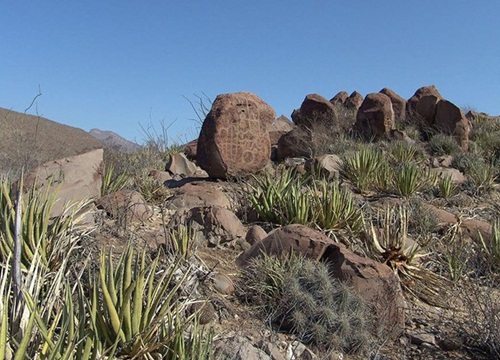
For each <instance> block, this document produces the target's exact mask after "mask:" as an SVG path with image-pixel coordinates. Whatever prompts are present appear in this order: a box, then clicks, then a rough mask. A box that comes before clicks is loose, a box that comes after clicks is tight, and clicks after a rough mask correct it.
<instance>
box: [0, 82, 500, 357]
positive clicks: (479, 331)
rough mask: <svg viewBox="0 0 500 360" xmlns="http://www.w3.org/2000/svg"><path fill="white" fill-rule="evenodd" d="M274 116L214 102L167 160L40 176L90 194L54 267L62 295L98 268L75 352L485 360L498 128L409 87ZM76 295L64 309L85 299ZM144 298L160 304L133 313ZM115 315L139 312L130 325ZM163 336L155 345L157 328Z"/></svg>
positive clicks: (499, 262)
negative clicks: (61, 269) (193, 134)
mask: <svg viewBox="0 0 500 360" xmlns="http://www.w3.org/2000/svg"><path fill="white" fill-rule="evenodd" d="M291 119H292V121H289V120H288V119H287V118H286V117H279V118H276V115H275V112H274V110H273V109H272V107H271V106H270V105H269V104H267V103H266V102H265V101H264V100H262V99H260V98H259V97H258V96H257V95H255V94H251V93H247V92H239V93H232V94H223V95H219V96H218V97H217V98H216V99H215V101H214V103H213V104H212V108H211V109H210V112H209V113H208V114H207V117H206V119H205V121H204V123H203V126H202V128H201V132H200V136H199V138H198V139H197V140H196V141H193V142H191V143H189V144H187V146H186V147H185V148H184V149H179V148H172V149H170V150H169V151H167V152H166V153H158V152H154V151H152V149H158V147H156V148H155V147H154V146H152V148H142V149H139V150H138V151H136V152H133V153H113V156H110V157H108V158H106V159H107V160H106V161H107V164H106V166H105V169H106V170H104V171H102V172H99V171H96V168H97V167H98V166H96V165H95V164H98V163H99V162H100V161H101V160H102V158H101V155H102V154H93V153H90V154H87V155H86V156H89V155H92V162H93V163H92V164H93V165H91V166H89V165H88V164H89V163H90V161H89V160H85V161H77V159H75V158H70V159H67V161H65V162H64V164H58V167H57V169H56V170H57V171H55V172H54V171H53V170H50V171H52V172H51V174H52V175H51V176H46V177H50V178H51V179H52V178H54V177H56V175H57V174H59V176H58V177H57V180H58V182H57V183H56V184H55V185H54V184H53V183H52V182H47V183H45V184H44V186H49V187H50V186H57V187H58V188H59V189H60V190H61V191H63V194H64V196H66V198H65V199H67V194H68V193H70V194H77V193H78V192H77V187H78V186H79V184H80V182H79V180H80V179H79V177H78V174H86V175H87V176H86V177H85V178H84V179H83V177H82V179H81V180H85V184H83V185H81V186H82V187H84V188H85V189H86V193H85V194H84V197H88V196H89V189H91V190H93V192H92V193H91V194H90V196H91V197H92V206H94V207H93V208H90V207H88V206H87V205H88V204H86V206H87V209H88V211H90V212H89V213H88V214H89V215H93V216H86V217H85V219H84V220H85V222H86V225H85V226H86V229H91V231H87V232H85V236H82V237H80V238H78V239H77V240H75V244H76V245H78V246H79V248H78V252H77V253H76V254H74V255H72V257H71V261H68V262H63V261H60V262H58V264H60V263H63V264H65V263H71V264H72V265H74V266H75V267H78V271H76V270H74V271H70V270H68V274H71V276H72V277H76V276H78V275H77V274H80V275H79V276H81V278H79V280H78V282H75V283H78V284H82V283H85V281H87V280H88V279H86V276H82V275H81V274H87V272H88V273H89V274H90V273H93V271H95V269H99V271H98V272H99V274H100V276H99V280H95V283H93V282H92V281H90V282H89V283H90V285H88V288H92V291H93V293H92V294H94V296H92V297H91V299H90V300H89V301H91V302H95V303H96V304H95V305H93V306H89V309H87V308H86V306H87V305H86V304H87V303H86V302H85V301H80V302H79V303H78V304H79V310H75V311H79V312H78V313H77V314H76V315H75V316H76V317H77V318H78V319H81V320H79V321H76V323H79V322H80V321H83V322H84V321H85V320H84V319H88V318H92V317H91V316H90V315H85V314H86V311H92V310H93V311H95V309H101V308H102V309H107V310H106V311H107V312H106V311H104V310H103V311H102V313H101V312H99V314H98V315H99V316H102V319H101V318H100V320H99V322H98V324H97V325H96V322H94V323H92V322H89V323H88V324H86V323H85V324H86V325H85V324H84V325H85V326H86V327H85V332H84V333H85V337H86V338H88V336H92V339H96V340H95V343H92V344H90V343H89V344H88V346H89V348H92V349H108V351H109V352H108V353H107V354H109V353H112V355H111V357H113V356H114V357H116V358H131V357H133V356H136V357H137V356H139V355H137V354H139V353H140V354H141V356H146V355H147V356H149V357H151V358H162V357H168V356H172V353H176V354H179V353H180V352H181V351H182V354H184V355H185V354H186V353H187V354H188V355H185V357H184V358H200V359H208V358H210V359H211V358H214V359H241V360H244V359H269V360H271V359H273V360H284V359H287V360H288V359H290V360H291V359H495V358H499V357H500V350H499V349H500V331H499V329H500V311H499V310H500V291H499V287H500V276H499V273H500V207H499V206H498V204H499V203H500V118H498V117H492V116H488V115H486V114H482V113H474V112H468V113H467V114H464V112H463V111H462V110H461V109H460V108H458V107H457V106H456V105H454V104H453V103H452V102H451V101H449V100H447V99H445V97H444V96H442V95H441V94H440V93H439V91H438V89H437V88H436V87H434V86H425V87H422V88H420V89H418V90H417V91H416V92H415V94H414V95H413V96H412V97H411V98H410V99H408V100H406V99H404V98H402V97H401V96H399V95H398V94H396V93H395V92H394V91H393V90H391V89H388V88H384V89H382V90H381V91H380V92H377V93H371V94H367V95H366V96H362V95H361V94H359V93H358V92H353V93H352V94H351V95H349V94H348V93H347V92H345V91H341V92H339V93H337V94H336V95H335V96H333V97H332V98H331V100H328V99H326V98H325V97H323V96H321V95H319V94H309V95H307V96H306V97H305V98H304V101H303V102H302V104H300V107H298V109H297V110H295V111H293V113H292V114H291ZM96 155H99V156H96ZM111 165H112V166H111ZM65 166H68V170H66V168H65ZM43 169H45V170H43ZM111 169H112V170H111ZM42 170H43V171H48V170H46V167H45V168H42ZM66 172H67V174H68V176H65V174H66ZM61 174H62V176H60V175H61ZM75 174H76V176H75ZM70 175H71V176H70ZM66 179H67V184H66ZM66 185H67V186H69V191H68V190H67V189H66V190H67V191H65V192H64V190H65V186H66ZM54 189H55V187H54ZM0 200H1V198H0ZM52 216H53V217H57V216H64V212H62V213H59V214H52ZM4 248H5V247H0V250H2V249H4ZM103 249H104V250H105V251H104V252H103ZM110 249H112V253H110V252H107V251H108V250H110ZM132 249H136V250H132ZM80 250H81V251H80ZM134 251H137V252H138V253H140V252H141V251H146V253H147V256H146V255H144V256H143V257H142V258H141V259H142V260H141V261H138V260H134V257H133V254H134ZM59 252H61V250H60V249H59ZM2 254H4V253H2V252H1V251H0V256H4V257H5V255H2ZM120 254H121V255H120ZM68 256H69V255H68ZM117 257H118V259H117ZM150 258H151V259H153V260H149V259H150ZM135 259H139V258H138V257H137V258H135ZM146 259H147V260H146ZM114 260H117V261H116V262H115V263H116V264H117V265H116V267H115V270H113V263H114ZM132 264H133V265H132ZM158 266H160V267H161V271H160V270H159V269H158V268H157V267H158ZM83 268H85V270H86V271H84V269H83ZM132 268H133V269H135V270H134V271H132ZM113 271H115V272H114V273H113ZM108 274H112V275H108ZM144 274H148V275H147V279H148V281H144V276H145V275H144ZM153 274H154V275H153ZM162 274H163V275H162ZM166 277H168V281H169V283H167V284H165V283H163V282H162V281H164V280H165V278H166ZM69 278H71V277H69ZM71 279H72V278H71ZM71 281H73V279H72V280H71ZM146 283H147V284H146ZM99 284H100V286H101V287H102V290H101V289H100V288H98V287H99V286H98V285H99ZM156 284H160V285H158V286H156ZM82 286H83V288H82V290H81V291H80V292H79V293H78V294H76V293H75V294H73V296H74V297H75V298H78V297H79V296H85V295H86V294H88V293H90V291H88V289H87V287H85V286H86V285H82ZM74 288H76V287H68V289H74ZM110 289H111V291H110ZM153 289H154V291H153ZM68 291H71V290H68ZM113 291H114V293H113ZM110 292H111V294H110ZM159 292H161V295H158V294H159ZM123 294H134V295H133V296H128V297H127V296H125V297H123ZM143 295H144V296H145V297H144V298H143V297H142V296H143ZM155 296H159V297H160V298H162V299H168V300H167V301H169V303H167V304H168V306H167V307H165V306H163V305H162V306H159V307H158V309H157V310H158V311H157V312H155V311H149V310H151V309H150V308H149V306H152V304H153V303H154V302H151V301H144V299H145V298H146V297H147V298H148V299H150V298H151V297H155ZM129 298H130V299H129ZM70 299H71V297H68V299H67V301H69V300H70ZM101 299H102V303H99V301H101ZM131 299H132V301H131ZM139 299H142V301H141V300H139ZM131 302H132V304H131ZM40 303H43V302H42V301H40ZM131 306H133V308H134V310H137V311H141V314H143V313H145V312H146V309H148V314H149V315H150V316H147V317H146V316H144V317H141V318H143V319H144V320H142V321H140V322H137V319H136V317H135V316H132V315H133V314H131V311H130V309H131ZM153 306H154V304H153ZM143 307H144V309H143ZM75 308H76V306H75ZM166 308H168V316H164V317H162V318H157V317H155V314H158V313H162V314H163V311H164V310H165V309H166ZM139 309H140V310H139ZM138 313H139V312H138ZM82 314H83V315H82ZM93 316H94V317H95V316H97V315H93ZM62 318H66V316H64V317H62ZM108 318H109V319H108ZM120 318H123V319H127V320H124V321H123V322H121V321H120V320H119V319H120ZM131 318H133V319H131ZM113 319H114V322H113V321H112V320H113ZM129 319H130V320H129ZM172 319H177V320H180V321H177V322H172ZM150 320H151V323H148V321H150ZM168 321H170V322H168ZM71 324H73V325H74V322H71ZM133 324H135V326H136V327H138V326H143V325H144V326H145V329H144V330H142V331H139V330H137V331H134V330H133V328H134V325H133ZM158 324H161V325H158ZM181 324H183V325H184V327H181V328H180V330H176V332H175V333H174V334H170V336H169V337H167V338H165V337H163V338H162V337H161V335H160V334H161V333H162V332H161V331H157V330H158V328H157V326H163V325H165V327H164V328H162V329H179V328H178V327H177V326H180V325H181ZM99 325H103V326H99ZM67 326H70V325H69V324H68V325H67ZM60 328H61V329H64V328H65V327H64V326H62V325H61V326H60ZM187 330H189V331H187ZM79 331H80V332H82V331H81V330H79ZM79 331H74V333H79ZM87 332H88V334H90V335H87ZM144 334H147V335H148V336H147V337H146V336H145V335H144ZM179 334H181V335H180V336H179ZM187 334H189V336H186V335H187ZM33 338H34V339H40V338H41V336H38V337H35V336H34V337H33ZM173 338H175V341H173V340H172V339H173ZM83 341H84V340H81V341H80V342H81V343H83ZM68 342H69V340H68ZM75 342H76V343H80V342H78V341H77V340H75ZM137 344H140V346H139V345H137ZM166 344H168V346H167V345H166ZM179 344H180V345H182V346H180V345H179ZM193 344H194V345H193ZM42 345H43V343H42V344H40V346H42ZM205 345H206V346H207V347H204V346H205ZM176 346H179V347H176ZM172 349H175V350H172ZM181 349H182V350H181ZM186 349H187V350H186ZM95 351H97V350H95ZM193 354H195V355H193Z"/></svg>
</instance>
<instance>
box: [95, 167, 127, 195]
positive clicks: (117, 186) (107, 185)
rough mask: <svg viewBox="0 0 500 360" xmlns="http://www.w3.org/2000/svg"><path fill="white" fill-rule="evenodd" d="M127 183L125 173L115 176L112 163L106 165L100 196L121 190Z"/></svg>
mask: <svg viewBox="0 0 500 360" xmlns="http://www.w3.org/2000/svg"><path fill="white" fill-rule="evenodd" d="M129 182H130V176H129V175H128V174H127V173H125V172H122V173H120V174H116V172H115V167H114V165H113V164H112V163H109V164H106V165H105V166H104V174H103V176H102V185H101V196H104V195H108V194H111V193H114V192H116V191H119V190H122V189H124V188H125V187H126V186H127V185H128V183H129Z"/></svg>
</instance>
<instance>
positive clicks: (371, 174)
mask: <svg viewBox="0 0 500 360" xmlns="http://www.w3.org/2000/svg"><path fill="white" fill-rule="evenodd" d="M342 160H343V164H342V169H341V172H340V173H341V175H342V176H343V177H344V178H346V179H347V180H349V181H351V182H352V183H353V185H354V186H356V187H357V188H358V189H359V191H361V192H364V191H366V190H368V189H373V188H374V187H376V184H377V180H376V175H377V171H378V170H379V168H380V167H381V166H382V164H383V162H384V158H383V154H382V151H380V150H378V149H376V148H374V147H371V146H365V147H363V148H361V149H360V150H359V151H356V152H354V153H351V154H346V155H345V156H344V158H343V159H342Z"/></svg>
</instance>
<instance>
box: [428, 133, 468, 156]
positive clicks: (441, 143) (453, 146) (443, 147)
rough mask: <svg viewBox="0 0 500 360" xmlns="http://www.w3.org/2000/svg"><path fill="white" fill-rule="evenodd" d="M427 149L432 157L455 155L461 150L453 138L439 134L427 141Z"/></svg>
mask: <svg viewBox="0 0 500 360" xmlns="http://www.w3.org/2000/svg"><path fill="white" fill-rule="evenodd" d="M429 148H430V150H431V153H432V155H434V156H442V155H455V154H458V153H460V152H461V148H460V146H459V145H458V144H457V142H456V140H455V139H454V138H453V136H449V135H444V134H441V133H438V134H436V135H434V136H433V137H432V138H431V139H430V140H429Z"/></svg>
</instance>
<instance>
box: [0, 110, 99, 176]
mask: <svg viewBox="0 0 500 360" xmlns="http://www.w3.org/2000/svg"><path fill="white" fill-rule="evenodd" d="M99 148H103V143H102V142H101V141H99V140H98V139H96V138H94V137H93V136H91V135H90V134H89V133H87V132H86V131H85V130H82V129H79V128H76V127H72V126H68V125H64V124H60V123H57V122H55V121H52V120H49V119H46V118H43V117H41V116H36V115H28V114H24V113H19V112H16V111H12V110H8V109H3V108H0V172H1V170H11V171H14V170H18V169H20V168H21V167H22V166H24V167H25V169H29V168H32V167H34V166H37V165H39V164H41V163H44V162H47V161H50V160H56V159H62V158H65V157H69V156H73V155H79V154H83V153H85V152H88V151H91V150H94V149H99Z"/></svg>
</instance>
